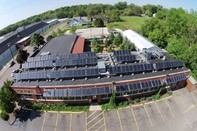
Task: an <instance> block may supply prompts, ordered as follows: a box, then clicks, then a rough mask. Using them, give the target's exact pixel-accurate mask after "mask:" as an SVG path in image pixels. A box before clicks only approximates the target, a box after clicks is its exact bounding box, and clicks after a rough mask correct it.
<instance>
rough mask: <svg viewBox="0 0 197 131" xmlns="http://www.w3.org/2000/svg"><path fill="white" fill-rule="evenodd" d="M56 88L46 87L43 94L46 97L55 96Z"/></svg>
mask: <svg viewBox="0 0 197 131" xmlns="http://www.w3.org/2000/svg"><path fill="white" fill-rule="evenodd" d="M54 95H55V90H54V89H44V93H43V96H44V97H54Z"/></svg>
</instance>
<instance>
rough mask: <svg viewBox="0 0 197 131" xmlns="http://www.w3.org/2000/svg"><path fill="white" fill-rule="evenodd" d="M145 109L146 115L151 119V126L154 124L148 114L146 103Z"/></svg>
mask: <svg viewBox="0 0 197 131" xmlns="http://www.w3.org/2000/svg"><path fill="white" fill-rule="evenodd" d="M144 110H145V112H146V115H147V116H148V119H149V121H150V124H151V126H153V123H152V120H151V119H150V115H149V114H148V111H147V109H146V107H145V105H144Z"/></svg>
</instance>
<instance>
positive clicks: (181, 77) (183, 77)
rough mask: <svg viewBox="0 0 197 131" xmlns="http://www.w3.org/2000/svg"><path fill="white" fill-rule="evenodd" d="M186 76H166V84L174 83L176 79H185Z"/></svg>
mask: <svg viewBox="0 0 197 131" xmlns="http://www.w3.org/2000/svg"><path fill="white" fill-rule="evenodd" d="M186 78H187V77H186V75H185V74H182V75H178V76H173V77H170V78H167V80H166V82H167V83H168V84H171V83H176V82H178V81H182V80H185V79H186Z"/></svg>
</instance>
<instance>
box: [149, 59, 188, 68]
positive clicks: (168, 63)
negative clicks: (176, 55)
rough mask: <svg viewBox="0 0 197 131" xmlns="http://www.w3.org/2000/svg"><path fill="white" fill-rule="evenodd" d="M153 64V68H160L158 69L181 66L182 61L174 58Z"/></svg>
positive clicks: (182, 64)
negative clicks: (173, 59)
mask: <svg viewBox="0 0 197 131" xmlns="http://www.w3.org/2000/svg"><path fill="white" fill-rule="evenodd" d="M153 65H154V68H155V69H157V70H160V69H168V68H176V67H183V66H184V62H182V61H179V60H176V61H166V62H157V63H155V64H153Z"/></svg>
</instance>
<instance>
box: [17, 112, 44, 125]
mask: <svg viewBox="0 0 197 131" xmlns="http://www.w3.org/2000/svg"><path fill="white" fill-rule="evenodd" d="M42 113H43V112H41V111H32V110H26V109H20V110H19V112H18V113H17V116H16V119H18V120H19V121H20V122H23V123H24V122H26V121H28V119H29V120H30V121H32V120H33V119H35V118H37V117H41V115H42Z"/></svg>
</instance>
